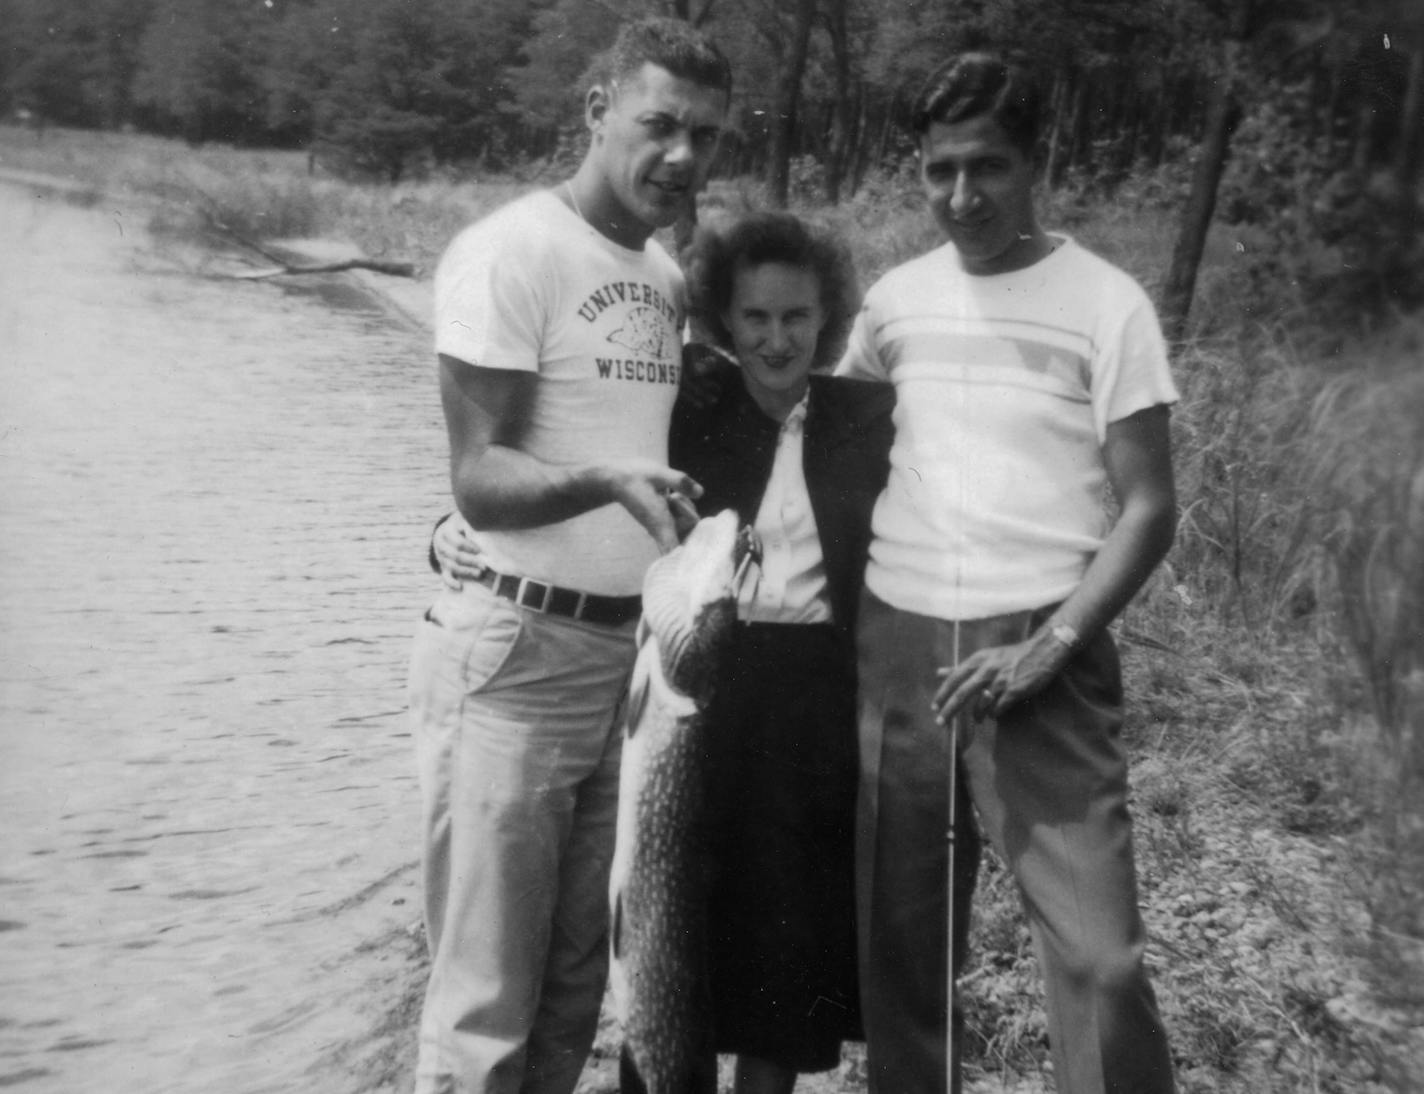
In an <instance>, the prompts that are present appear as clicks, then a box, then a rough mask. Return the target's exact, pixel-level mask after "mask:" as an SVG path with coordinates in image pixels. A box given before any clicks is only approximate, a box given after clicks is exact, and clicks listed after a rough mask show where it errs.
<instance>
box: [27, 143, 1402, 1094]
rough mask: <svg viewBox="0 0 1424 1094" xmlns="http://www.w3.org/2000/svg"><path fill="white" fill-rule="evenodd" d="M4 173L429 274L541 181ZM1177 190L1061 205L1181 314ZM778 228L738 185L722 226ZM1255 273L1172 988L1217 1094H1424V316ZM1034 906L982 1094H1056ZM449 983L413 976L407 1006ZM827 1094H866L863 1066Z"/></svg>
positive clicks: (1180, 831) (1173, 641)
mask: <svg viewBox="0 0 1424 1094" xmlns="http://www.w3.org/2000/svg"><path fill="white" fill-rule="evenodd" d="M0 167H10V168H15V169H24V170H31V171H39V172H46V173H50V174H55V175H59V176H62V177H65V178H69V179H72V180H76V181H79V182H82V183H86V184H90V185H93V186H94V187H95V188H96V190H97V189H104V190H107V191H110V192H114V191H117V192H120V193H124V194H128V195H131V196H133V198H134V199H135V200H143V201H145V202H147V203H149V204H150V207H151V209H152V213H151V215H152V217H153V223H154V226H155V227H156V228H157V229H159V230H160V231H162V232H169V233H178V234H187V235H197V236H201V235H205V234H211V233H214V232H216V233H217V234H218V235H219V236H221V235H222V234H223V233H224V232H227V233H230V234H237V235H241V236H246V237H249V238H272V237H291V236H331V237H339V238H343V239H346V240H349V241H351V242H354V243H356V244H357V245H359V246H360V247H361V248H362V249H363V250H364V251H365V252H366V253H367V254H368V255H370V256H372V257H383V258H401V259H408V260H411V261H414V262H416V263H417V264H418V265H420V266H422V267H423V268H425V269H426V270H428V269H429V268H430V266H431V264H432V263H433V261H434V258H435V257H436V256H437V255H438V253H439V251H440V250H441V248H442V247H443V246H444V244H445V242H446V241H447V240H448V239H449V237H450V236H451V235H452V234H453V233H454V231H455V230H456V229H457V228H458V227H459V226H461V225H462V224H464V223H465V222H467V221H468V220H469V219H471V218H472V217H474V216H477V215H478V214H479V213H480V212H481V211H483V210H485V209H488V208H490V207H492V206H494V205H496V204H498V203H499V202H501V201H503V200H505V199H506V198H507V197H509V196H511V195H512V194H514V193H516V192H518V191H519V190H521V189H522V188H525V187H527V186H528V185H531V184H533V179H534V176H533V175H532V174H531V177H530V178H526V179H518V180H514V179H506V180H484V181H479V182H472V181H466V180H460V179H455V178H449V179H444V180H435V181H428V182H422V183H419V184H412V185H409V186H401V187H397V188H395V189H391V188H384V187H364V186H354V185H349V184H345V183H342V182H340V181H338V180H335V179H331V178H326V177H322V176H320V175H312V174H310V173H309V165H308V163H307V161H306V158H305V156H303V155H301V154H299V153H290V152H282V153H264V152H238V151H234V150H231V149H191V148H187V147H185V146H182V145H179V144H174V143H171V142H162V141H157V140H154V139H151V138H142V137H128V136H117V135H109V136H104V135H95V134H73V133H64V132H53V131H51V132H48V133H46V134H45V135H44V137H43V138H42V139H37V138H36V137H35V135H34V134H32V133H28V132H19V131H7V130H0ZM1151 182H1152V180H1136V181H1135V183H1134V185H1135V186H1136V189H1131V188H1130V199H1128V198H1124V199H1122V200H1118V201H1114V202H1110V203H1109V202H1104V201H1101V200H1095V199H1093V198H1092V197H1091V196H1090V195H1088V194H1087V193H1085V192H1084V191H1082V190H1077V189H1071V188H1070V189H1065V190H1063V191H1059V192H1057V193H1054V194H1051V195H1047V196H1046V197H1045V205H1046V215H1045V220H1046V221H1047V222H1048V223H1049V224H1050V225H1051V226H1058V227H1066V228H1067V229H1068V230H1070V231H1071V232H1072V233H1073V234H1074V235H1075V236H1076V237H1077V238H1078V239H1079V240H1080V241H1082V242H1083V243H1085V244H1086V245H1088V246H1090V247H1092V248H1093V249H1095V250H1097V251H1099V252H1100V253H1102V254H1104V255H1106V256H1107V257H1109V258H1111V259H1112V260H1113V261H1116V262H1118V263H1119V264H1121V265H1123V266H1125V267H1126V268H1127V269H1129V270H1130V271H1131V272H1133V273H1134V274H1135V275H1137V276H1138V277H1139V278H1141V279H1142V280H1143V281H1144V282H1145V283H1146V284H1147V285H1148V286H1149V287H1150V286H1155V285H1156V284H1158V283H1159V282H1160V279H1161V277H1162V273H1163V267H1164V265H1165V260H1166V256H1167V252H1168V250H1169V246H1170V239H1171V232H1172V227H1173V219H1174V216H1175V211H1176V210H1175V208H1174V207H1173V205H1172V204H1171V202H1170V201H1169V200H1165V199H1164V200H1148V199H1147V198H1150V195H1151ZM1144 195H1147V198H1145V197H1144ZM755 200H756V193H755V187H751V186H742V185H734V184H730V183H722V184H719V185H718V186H716V187H715V188H714V189H713V191H712V193H711V194H710V195H709V199H708V204H709V207H710V206H715V205H721V206H723V207H727V208H735V207H737V206H738V205H739V204H740V203H742V202H744V201H752V202H754V201H755ZM802 211H804V212H808V213H810V214H813V215H816V216H819V217H823V218H825V219H827V220H829V221H830V222H832V223H833V224H835V225H836V226H837V227H838V229H839V230H840V231H841V232H842V233H843V234H844V236H845V238H846V239H847V240H848V241H849V243H850V245H851V247H852V249H853V251H854V252H855V254H856V258H857V262H858V265H859V267H860V270H861V273H862V276H863V277H864V278H865V280H866V281H867V282H868V281H869V280H870V279H872V278H873V277H874V276H875V275H876V274H878V273H879V272H881V271H883V270H884V269H885V268H887V267H888V266H890V265H892V264H894V263H895V262H897V261H900V260H902V259H903V258H905V257H908V256H909V255H911V254H915V253H919V252H921V251H923V250H924V249H926V248H927V247H928V246H930V245H932V244H933V243H934V242H935V240H934V236H933V234H932V233H930V232H928V231H927V229H926V223H925V221H926V218H925V216H924V212H923V209H922V207H921V206H920V204H919V201H918V200H917V198H916V196H915V193H914V188H913V185H912V184H911V183H910V181H909V180H907V179H906V178H905V177H899V178H885V179H880V180H876V181H875V182H874V183H873V184H872V185H871V186H869V187H867V189H866V191H865V192H863V193H862V194H860V195H858V196H857V197H856V198H854V199H852V200H851V201H848V202H846V203H844V204H843V205H841V206H840V207H838V208H836V209H825V208H819V207H816V206H814V205H812V204H807V205H805V206H803V208H802ZM1239 253H1240V252H1239V250H1238V248H1237V247H1236V246H1235V241H1233V240H1232V238H1231V237H1230V234H1229V233H1227V232H1218V233H1217V234H1216V235H1215V236H1214V237H1213V240H1212V245H1211V247H1210V250H1209V255H1208V264H1207V266H1206V268H1205V269H1204V271H1203V276H1202V280H1201V288H1200V303H1199V307H1198V316H1199V318H1198V322H1197V334H1196V336H1195V337H1194V339H1193V340H1192V341H1191V342H1189V343H1186V344H1183V345H1180V346H1177V347H1175V349H1174V368H1175V371H1176V374H1177V377H1178V382H1179V385H1180V386H1181V388H1182V390H1183V401H1182V403H1181V405H1180V406H1179V407H1178V408H1177V410H1176V413H1175V414H1174V422H1173V430H1174V443H1175V452H1176V465H1177V474H1178V481H1179V493H1180V498H1179V501H1180V508H1181V531H1180V534H1179V537H1178V542H1177V544H1176V547H1175V548H1174V550H1173V552H1172V555H1171V557H1170V558H1169V560H1168V563H1167V564H1166V565H1165V566H1163V567H1162V568H1161V570H1160V571H1159V572H1158V573H1157V574H1156V575H1155V576H1154V578H1153V580H1152V581H1151V583H1150V584H1149V586H1148V588H1147V589H1146V590H1144V592H1143V594H1142V595H1141V596H1140V597H1139V598H1138V599H1137V601H1136V602H1135V603H1134V604H1133V606H1132V607H1131V608H1130V609H1129V611H1128V612H1127V614H1126V616H1125V618H1124V619H1123V621H1122V625H1121V627H1120V635H1121V638H1122V646H1123V650H1124V658H1125V663H1126V671H1127V679H1128V689H1129V695H1130V697H1131V711H1130V715H1129V720H1128V724H1127V726H1126V729H1125V734H1126V738H1127V741H1128V744H1129V747H1130V749H1131V751H1132V754H1133V759H1134V776H1133V777H1134V810H1135V818H1136V823H1137V849H1138V856H1139V865H1140V871H1141V887H1142V894H1141V895H1142V900H1143V903H1144V907H1145V909H1146V914H1147V919H1148V923H1149V928H1150V933H1151V941H1150V943H1149V949H1148V954H1149V961H1150V962H1151V964H1152V966H1153V968H1154V971H1155V977H1156V982H1157V985H1158V991H1159V996H1160V999H1161V1002H1162V1006H1163V1010H1164V1012H1165V1016H1166V1020H1167V1022H1168V1025H1169V1027H1170V1032H1171V1035H1172V1040H1173V1047H1174V1051H1175V1052H1176V1054H1177V1057H1178V1063H1179V1067H1180V1072H1181V1076H1182V1088H1183V1089H1184V1090H1186V1091H1197V1092H1202V1094H1205V1092H1207V1091H1228V1092H1235V1091H1240V1092H1246V1091H1251V1092H1252V1094H1259V1092H1263V1091H1273V1092H1274V1091H1282V1092H1285V1091H1291V1092H1295V1091H1301V1092H1305V1091H1312V1092H1313V1091H1373V1090H1391V1091H1401V1092H1402V1091H1410V1090H1416V1089H1419V1088H1420V1087H1421V1085H1424V910H1422V909H1424V802H1421V798H1424V794H1421V789H1424V635H1421V631H1420V628H1421V620H1424V589H1422V588H1421V584H1424V425H1422V424H1421V423H1424V369H1421V367H1420V364H1419V362H1420V361H1421V359H1424V317H1421V316H1418V315H1415V316H1400V317H1397V319H1396V321H1395V322H1393V323H1392V324H1391V325H1390V326H1388V327H1387V328H1385V329H1381V330H1377V331H1376V332H1374V333H1373V334H1372V335H1371V336H1370V337H1369V338H1368V339H1364V338H1354V337H1350V336H1347V335H1344V334H1343V333H1342V332H1340V331H1334V330H1322V329H1319V328H1316V327H1312V326H1311V325H1310V322H1309V317H1308V316H1300V315H1295V314H1291V315H1286V314H1284V313H1281V314H1272V315H1264V316H1263V315H1260V314H1256V315H1254V316H1252V317H1250V318H1249V319H1248V318H1247V317H1246V316H1245V314H1244V313H1242V312H1241V311H1240V310H1239V309H1238V308H1237V307H1236V304H1237V300H1236V296H1237V295H1238V294H1237V293H1236V292H1235V287H1236V285H1237V284H1238V283H1239V280H1240V277H1241V271H1240V269H1239V267H1238V266H1237V263H1238V257H1237V256H1238V255H1239ZM1017 903H1018V902H1017V896H1016V894H1015V892H1014V891H1013V886H1012V882H1011V880H1010V879H1009V878H1008V876H1007V874H1006V872H1005V871H1004V870H1003V869H1002V867H1001V866H1000V865H998V864H997V863H994V862H992V861H991V862H990V864H989V866H988V868H987V870H986V873H985V876H984V878H983V881H982V883H981V892H980V895H979V898H978V901H977V905H976V910H975V921H974V931H975V942H974V957H973V964H972V967H971V968H970V969H969V970H968V971H967V973H966V975H965V978H964V982H963V983H964V988H965V993H966V996H967V999H968V1003H969V1007H970V1016H971V1021H970V1027H971V1030H972V1038H971V1040H972V1044H971V1057H970V1060H969V1066H970V1074H971V1076H972V1077H973V1078H974V1080H975V1083H976V1089H984V1090H988V1089H1016V1090H1021V1091H1034V1090H1040V1089H1051V1086H1045V1083H1046V1082H1047V1079H1046V1076H1047V1074H1048V1062H1047V1061H1048V1057H1047V1039H1046V1026H1045V1023H1044V1019H1043V1012H1042V1005H1041V1000H1040V998H1039V993H1038V987H1037V972H1036V968H1035V965H1034V958H1033V955H1032V952H1031V948H1030V946H1029V944H1028V939H1027V935H1026V933H1025V931H1024V929H1023V926H1022V921H1021V916H1020V915H1019V913H1018V907H1017ZM418 976H419V973H418V969H417V968H416V967H415V960H414V958H412V968H411V971H410V976H409V977H408V979H407V981H406V984H407V989H408V992H410V991H414V990H415V988H416V986H417V984H418ZM409 998H410V996H409V994H407V1003H408V1001H409ZM394 1003H395V1000H393V1004H394ZM393 1014H394V1015H395V1017H394V1019H393V1020H392V1021H391V1022H390V1023H388V1024H387V1026H386V1027H385V1028H383V1029H381V1030H379V1031H370V1032H369V1033H365V1034H363V1035H362V1036H361V1037H360V1038H357V1039H355V1040H354V1041H353V1045H359V1050H353V1051H352V1052H351V1053H349V1054H348V1055H347V1057H346V1059H348V1060H349V1061H350V1064H351V1066H353V1068H355V1069H356V1070H357V1071H359V1072H360V1085H362V1086H363V1088H366V1089H375V1088H387V1087H398V1086H399V1082H398V1081H397V1077H398V1076H404V1075H407V1074H408V1073H409V1049H410V1030H409V1013H408V1011H399V1010H398V1011H395V1012H393ZM355 1032H356V1031H353V1033H355ZM612 1045H613V1038H612V1033H611V1031H606V1033H605V1038H604V1040H603V1042H602V1047H603V1050H604V1051H605V1052H607V1051H610V1050H611V1048H612ZM377 1058H379V1060H380V1061H381V1063H380V1065H379V1066H375V1065H372V1064H371V1063H370V1061H371V1060H374V1059H377ZM606 1070H607V1069H606V1067H605V1068H604V1069H603V1071H606ZM603 1071H600V1072H599V1073H598V1074H596V1075H592V1074H591V1077H590V1079H589V1082H588V1089H604V1086H600V1085H599V1084H600V1083H603V1079H602V1078H601V1076H602V1074H603ZM803 1089H807V1090H813V1091H817V1092H821V1094H830V1092H832V1091H836V1092H842V1091H858V1090H863V1089H864V1084H863V1068H862V1067H861V1064H860V1062H859V1058H858V1056H857V1054H855V1053H851V1054H850V1055H849V1057H848V1059H847V1062H846V1063H845V1064H844V1065H843V1067H842V1068H841V1070H840V1071H839V1072H836V1073H833V1074H831V1075H829V1076H823V1077H819V1078H817V1079H815V1080H814V1081H811V1080H808V1081H807V1082H805V1083H804V1084H803Z"/></svg>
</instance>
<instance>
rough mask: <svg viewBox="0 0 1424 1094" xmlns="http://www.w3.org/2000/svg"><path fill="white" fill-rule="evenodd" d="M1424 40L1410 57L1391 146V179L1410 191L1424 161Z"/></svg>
mask: <svg viewBox="0 0 1424 1094" xmlns="http://www.w3.org/2000/svg"><path fill="white" fill-rule="evenodd" d="M1421 119H1424V42H1421V43H1420V44H1419V45H1418V46H1417V47H1415V50H1414V52H1413V53H1412V54H1410V57H1409V82H1408V83H1407V84H1406V85H1405V88H1404V107H1403V109H1402V110H1401V111H1400V114H1399V133H1398V134H1397V136H1396V138H1395V140H1396V142H1397V143H1396V144H1395V148H1394V178H1395V181H1396V182H1397V183H1398V184H1399V188H1400V190H1401V191H1403V192H1404V193H1413V192H1414V184H1415V183H1416V182H1417V181H1418V179H1419V165H1420V162H1421V161H1424V155H1421V151H1424V149H1421V147H1420V146H1421V145H1424V121H1422V120H1421Z"/></svg>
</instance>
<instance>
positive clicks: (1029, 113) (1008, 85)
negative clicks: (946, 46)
mask: <svg viewBox="0 0 1424 1094" xmlns="http://www.w3.org/2000/svg"><path fill="white" fill-rule="evenodd" d="M984 114H988V115H989V116H991V117H992V118H993V119H994V120H995V121H996V122H998V123H999V125H1000V127H1001V128H1002V129H1003V130H1004V132H1005V133H1007V134H1008V136H1009V139H1010V140H1012V141H1013V142H1014V143H1015V144H1016V145H1018V146H1019V147H1020V148H1022V149H1023V150H1024V152H1026V153H1028V154H1029V155H1032V154H1033V152H1034V150H1035V149H1036V148H1037V146H1038V137H1039V132H1040V130H1041V129H1042V126H1043V95H1042V92H1041V91H1040V90H1039V87H1038V83H1037V81H1036V80H1035V79H1034V78H1033V76H1032V75H1030V73H1029V71H1028V70H1027V69H1026V68H1024V67H1023V66H1022V65H1019V64H1016V63H1014V62H1012V61H1009V60H1007V59H1005V58H1004V57H1002V56H1001V55H999V54H997V53H993V52H989V51H987V50H984V51H980V50H976V51H974V52H969V53H960V54H958V55H956V56H954V57H951V58H950V59H949V60H948V61H946V62H945V63H944V64H942V65H940V66H939V68H937V69H935V70H934V71H933V72H932V73H930V76H929V79H927V80H926V81H925V85H924V87H923V88H922V89H921V91H920V93H919V95H918V96H916V98H915V103H914V106H913V108H912V110H911V113H910V132H912V133H913V134H914V135H915V136H916V137H923V136H924V135H925V134H926V133H927V132H929V128H930V126H931V125H933V124H935V123H936V122H939V123H941V124H945V125H953V124H955V123H956V122H963V121H968V120H969V119H971V118H977V117H980V116H981V115H984Z"/></svg>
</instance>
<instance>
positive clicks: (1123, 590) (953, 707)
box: [934, 406, 1177, 721]
mask: <svg viewBox="0 0 1424 1094" xmlns="http://www.w3.org/2000/svg"><path fill="white" fill-rule="evenodd" d="M1169 416H1170V411H1169V410H1168V408H1167V407H1165V406H1155V407H1149V408H1148V409H1146V410H1140V411H1138V412H1137V413H1136V414H1132V415H1129V416H1128V417H1126V418H1123V419H1122V420H1120V421H1116V422H1112V423H1110V424H1109V425H1108V428H1107V436H1106V438H1105V440H1104V441H1103V448H1102V453H1103V463H1104V465H1105V466H1106V469H1107V474H1108V481H1109V482H1110V483H1111V484H1112V488H1113V493H1114V494H1115V495H1116V496H1117V499H1118V503H1119V506H1120V513H1119V515H1118V519H1117V523H1115V524H1114V525H1113V528H1112V531H1111V532H1109V533H1108V536H1107V539H1105V540H1104V541H1103V545H1102V547H1101V548H1100V549H1099V551H1098V553H1097V555H1095V556H1094V558H1093V561H1092V562H1091V563H1089V565H1088V568H1087V570H1086V571H1085V572H1084V574H1083V580H1082V582H1081V583H1080V584H1079V585H1078V587H1077V588H1076V589H1075V590H1074V591H1073V593H1072V594H1071V595H1070V596H1069V597H1068V599H1067V600H1065V601H1064V602H1063V604H1062V606H1060V607H1059V609H1058V611H1056V612H1055V613H1054V616H1053V620H1052V621H1051V623H1053V624H1057V623H1062V624H1066V625H1067V626H1068V627H1070V628H1071V629H1072V630H1073V631H1075V632H1077V634H1078V636H1079V642H1080V643H1082V642H1087V641H1088V640H1090V639H1091V638H1093V637H1094V636H1095V635H1096V634H1097V633H1098V632H1099V631H1101V630H1102V629H1103V628H1104V627H1106V626H1107V625H1108V624H1109V623H1111V622H1112V621H1113V620H1114V619H1116V618H1117V616H1118V614H1119V613H1120V612H1121V611H1122V610H1123V609H1124V608H1125V607H1127V604H1128V602H1129V601H1130V600H1131V599H1132V598H1133V597H1134V596H1135V595H1136V594H1137V591H1138V590H1139V589H1140V588H1142V586H1143V584H1144V583H1145V582H1146V580H1147V578H1148V577H1149V576H1150V575H1151V573H1152V571H1153V569H1155V568H1156V566H1157V564H1158V563H1159V562H1161V561H1162V559H1163V558H1164V557H1165V556H1166V554H1167V551H1168V550H1169V549H1170V548H1171V546H1172V537H1173V535H1175V533H1176V526H1177V501H1176V490H1175V487H1174V485H1173V481H1172V453H1171V443H1170V433H1169V429H1168V422H1169ZM1072 654H1073V650H1072V649H1071V648H1070V647H1068V646H1067V645H1065V644H1064V643H1063V642H1061V641H1060V640H1059V639H1057V638H1055V637H1054V636H1053V634H1052V630H1051V627H1049V626H1045V627H1043V628H1041V629H1040V630H1038V631H1037V632H1035V633H1034V634H1032V635H1030V636H1029V637H1028V638H1027V639H1026V640H1025V641H1023V642H1019V643H1016V644H1014V645H1011V646H995V647H993V648H990V649H985V650H980V651H979V652H977V653H975V654H973V655H972V656H970V657H968V658H966V659H965V660H964V663H963V664H961V665H959V666H958V667H957V668H955V667H951V668H948V669H945V670H943V675H944V677H945V679H944V682H943V683H942V684H941V685H940V688H939V691H938V692H936V694H935V698H934V706H935V708H936V710H937V711H938V712H939V716H940V719H941V720H942V721H948V720H949V719H950V718H952V717H953V716H954V715H955V714H957V713H958V712H959V711H960V710H961V709H964V708H966V707H967V708H968V709H970V710H972V711H974V712H975V713H977V714H980V715H984V714H990V713H992V714H995V715H998V714H1001V713H1003V712H1004V711H1005V710H1007V709H1008V708H1009V707H1011V706H1013V705H1014V704H1015V703H1017V702H1020V701H1021V700H1023V699H1026V698H1028V697H1029V696H1030V695H1033V694H1035V693H1036V692H1038V691H1039V690H1041V689H1042V688H1043V687H1045V686H1046V685H1047V684H1048V682H1049V681H1050V680H1052V679H1053V677H1054V676H1056V675H1057V674H1058V672H1059V671H1060V670H1061V669H1062V668H1063V666H1064V665H1065V664H1066V663H1067V661H1068V659H1069V658H1070V657H1071V656H1072ZM986 691H987V692H988V693H989V696H991V697H992V701H990V699H989V698H985V696H984V693H985V692H986Z"/></svg>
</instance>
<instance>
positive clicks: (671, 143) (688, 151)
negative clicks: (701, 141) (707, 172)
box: [663, 130, 692, 163]
mask: <svg viewBox="0 0 1424 1094" xmlns="http://www.w3.org/2000/svg"><path fill="white" fill-rule="evenodd" d="M663 160H664V161H665V162H667V163H691V162H692V134H691V133H688V132H687V131H686V130H679V131H678V132H676V133H674V134H673V135H672V136H671V137H669V138H668V140H667V143H666V144H665V145H664V146H663Z"/></svg>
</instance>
